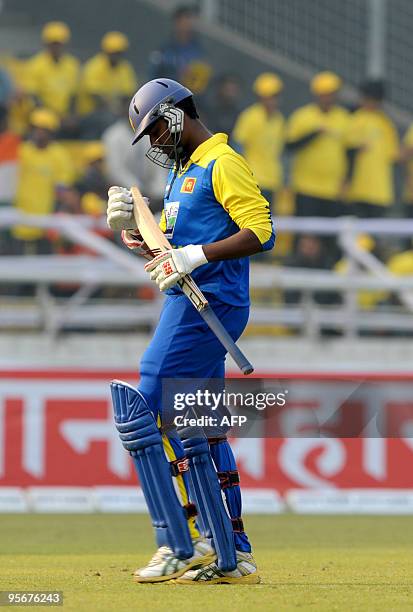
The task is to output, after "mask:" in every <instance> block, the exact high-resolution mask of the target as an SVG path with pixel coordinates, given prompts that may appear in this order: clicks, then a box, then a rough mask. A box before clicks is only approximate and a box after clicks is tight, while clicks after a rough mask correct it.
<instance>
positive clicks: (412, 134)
mask: <svg viewBox="0 0 413 612" xmlns="http://www.w3.org/2000/svg"><path fill="white" fill-rule="evenodd" d="M403 142H404V144H405V145H406V146H408V147H411V146H413V123H412V124H411V126H410V127H409V129H408V130H407V132H406V134H405V135H404V138H403Z"/></svg>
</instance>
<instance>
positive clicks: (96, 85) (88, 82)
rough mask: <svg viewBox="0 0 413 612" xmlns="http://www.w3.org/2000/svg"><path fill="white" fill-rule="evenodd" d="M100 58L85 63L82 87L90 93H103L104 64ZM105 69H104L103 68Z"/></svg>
mask: <svg viewBox="0 0 413 612" xmlns="http://www.w3.org/2000/svg"><path fill="white" fill-rule="evenodd" d="M99 59H100V58H93V59H91V60H89V62H88V63H87V64H86V65H85V67H84V69H83V75H82V89H83V90H84V91H86V92H88V93H90V94H102V93H104V91H103V92H102V89H103V87H104V86H103V85H102V66H101V65H100V64H101V62H99ZM103 70H104V69H103Z"/></svg>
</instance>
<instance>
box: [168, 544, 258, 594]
mask: <svg viewBox="0 0 413 612" xmlns="http://www.w3.org/2000/svg"><path fill="white" fill-rule="evenodd" d="M174 582H176V583H178V584H204V585H208V584H258V583H259V582H261V578H260V577H259V576H258V574H257V565H256V563H255V561H254V557H253V556H252V554H251V553H247V552H241V551H240V550H237V567H236V568H235V569H234V570H233V571H231V572H224V571H222V570H220V569H219V567H218V565H217V564H216V563H215V562H213V563H210V564H209V565H206V566H204V567H201V568H199V569H191V570H189V571H187V572H185V574H183V576H181V577H180V578H177V579H176V580H175V581H174Z"/></svg>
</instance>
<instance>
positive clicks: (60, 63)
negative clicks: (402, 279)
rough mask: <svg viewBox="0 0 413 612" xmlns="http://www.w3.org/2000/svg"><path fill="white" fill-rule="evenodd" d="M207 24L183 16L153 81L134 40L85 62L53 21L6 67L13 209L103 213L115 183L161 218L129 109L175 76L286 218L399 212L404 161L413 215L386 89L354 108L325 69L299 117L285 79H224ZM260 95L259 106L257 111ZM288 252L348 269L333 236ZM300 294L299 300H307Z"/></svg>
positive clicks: (5, 194)
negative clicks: (248, 100) (285, 100)
mask: <svg viewBox="0 0 413 612" xmlns="http://www.w3.org/2000/svg"><path fill="white" fill-rule="evenodd" d="M194 18H195V15H194V12H193V10H192V9H191V8H188V7H180V8H178V9H177V10H176V12H175V14H174V18H173V25H172V32H171V38H170V40H169V41H168V42H167V43H166V44H165V45H164V46H163V47H161V48H160V49H158V50H155V51H153V53H152V54H151V55H150V57H149V60H148V70H147V74H146V75H140V77H139V78H138V76H137V75H136V73H135V70H134V67H133V65H132V63H131V59H130V58H129V57H128V46H129V41H128V38H127V36H126V35H125V34H123V33H122V32H115V31H113V32H106V33H105V34H104V35H103V36H102V39H101V48H100V50H99V51H98V52H97V53H96V54H95V55H93V56H92V57H91V58H90V59H88V60H87V61H86V62H84V63H83V64H81V63H80V61H79V60H78V59H77V58H76V57H75V56H74V55H72V54H71V53H70V52H69V44H70V37H71V32H70V29H69V27H68V26H67V25H66V24H65V23H63V22H50V23H47V24H45V26H44V27H43V30H42V33H41V40H42V45H43V48H42V49H41V50H39V51H38V52H37V53H35V54H34V55H33V56H32V57H30V58H28V59H27V60H25V61H22V60H17V59H10V58H9V59H8V61H7V62H3V66H2V67H1V68H0V207H15V208H17V209H18V210H20V211H22V212H24V213H29V214H35V215H36V214H37V215H48V214H54V213H62V212H65V213H70V214H85V215H91V216H94V217H103V216H104V215H105V210H106V194H107V189H108V186H109V185H112V184H119V185H125V186H129V185H131V184H134V183H137V184H138V185H139V186H140V187H141V190H142V191H143V193H144V194H145V195H146V196H148V197H149V198H150V199H151V201H152V205H153V207H154V209H155V210H159V208H160V207H161V205H162V196H163V190H164V184H165V174H164V170H162V169H160V168H159V167H157V166H155V165H153V164H151V163H150V162H149V161H148V160H146V158H145V153H146V148H147V146H146V144H145V143H144V142H142V141H140V143H139V144H138V145H136V146H134V147H132V146H130V143H131V133H130V126H129V123H128V105H129V101H130V98H131V96H132V94H133V93H134V92H135V91H136V89H137V88H138V86H139V84H140V83H142V82H143V81H144V80H146V79H147V78H156V77H158V76H164V77H169V78H174V79H177V80H180V81H181V82H183V83H184V84H185V85H187V86H188V87H189V88H191V89H192V90H193V91H194V93H195V96H196V100H197V102H198V105H199V109H200V114H201V119H202V120H203V121H204V122H205V123H206V125H207V126H208V127H209V128H210V129H211V131H213V132H225V133H227V134H228V135H229V137H230V142H231V144H232V145H233V146H234V147H235V148H236V149H237V150H238V151H239V152H241V153H242V154H243V155H244V156H245V157H246V159H247V161H248V163H249V165H250V167H251V169H252V171H253V173H254V176H255V177H256V180H257V183H258V184H259V186H260V188H261V190H262V192H263V193H264V195H265V196H266V198H267V199H268V201H269V202H270V204H271V206H272V211H273V213H274V214H275V215H277V214H278V213H279V212H280V211H283V210H287V212H288V214H291V215H296V216H297V217H330V218H331V217H340V216H344V215H354V216H356V217H359V218H381V217H386V216H392V208H393V205H394V204H395V201H396V197H395V189H394V168H395V165H396V164H400V165H402V166H403V167H404V169H405V173H404V177H405V179H404V189H403V206H402V211H403V212H402V216H404V217H407V218H413V126H411V127H410V128H409V129H408V130H407V132H406V134H405V135H404V138H403V139H402V140H400V138H399V133H398V130H397V128H396V126H395V124H394V123H393V121H392V119H391V118H390V116H389V115H388V114H387V113H386V111H385V110H384V108H383V102H384V99H385V93H386V92H385V85H384V83H383V82H382V81H378V80H366V81H365V82H364V83H362V85H361V87H360V100H359V104H358V105H357V106H356V107H355V108H352V109H350V108H347V107H345V106H344V105H342V104H341V103H340V101H339V95H340V89H341V86H342V82H341V79H340V77H339V76H338V75H337V74H334V73H333V72H330V71H324V72H320V73H318V74H316V75H315V76H314V78H313V79H312V81H311V83H310V91H309V99H308V103H307V104H305V105H304V106H301V107H299V108H297V109H295V110H294V112H292V113H291V114H290V116H288V117H286V116H285V115H284V114H283V112H282V110H281V105H282V92H283V88H284V84H283V82H282V79H281V78H280V77H279V76H278V75H277V74H275V73H272V72H264V73H262V74H259V75H258V76H257V78H256V79H255V81H254V82H253V83H252V85H250V86H249V85H248V83H245V82H243V80H242V79H241V78H240V76H239V75H238V74H236V73H233V74H221V73H220V72H219V70H217V68H216V67H213V66H212V64H211V62H210V61H209V59H208V57H207V55H206V53H205V51H204V49H203V47H202V45H201V43H200V41H199V38H198V36H197V35H196V33H195V29H194ZM248 87H251V88H252V92H253V94H254V96H255V98H256V100H255V102H254V103H253V104H251V105H249V106H248V107H246V108H245V105H244V104H243V102H242V101H243V99H244V96H243V94H244V93H245V90H246V89H247V88H248ZM0 232H1V243H0V253H1V254H15V253H19V254H48V253H52V252H62V246H61V241H60V242H59V240H58V239H57V237H56V235H54V234H53V233H51V232H47V231H45V230H43V229H40V228H33V227H27V226H24V225H18V226H15V227H13V228H12V229H11V230H10V231H4V230H0ZM366 238H367V240H365V241H364V242H363V241H361V242H360V244H362V245H366V244H367V243H368V244H369V245H370V247H369V249H370V250H372V248H373V247H372V246H371V242H374V241H372V239H369V237H366ZM369 240H370V242H369ZM374 245H375V246H374V248H375V249H376V250H377V245H376V244H375V243H374ZM407 247H408V248H407V250H406V252H405V253H402V255H403V257H401V255H400V253H398V254H397V255H396V259H395V258H394V257H393V259H392V260H390V261H389V268H390V269H391V270H392V272H393V273H396V274H398V273H400V274H406V273H410V274H413V251H412V250H411V246H410V244H408V245H407ZM361 248H364V246H362V247H361ZM366 248H367V247H366ZM379 250H380V249H378V251H379ZM282 251H283V252H281V253H278V255H276V257H277V256H278V258H279V259H280V257H281V256H283V257H284V260H283V262H284V263H285V264H286V265H289V266H298V267H309V268H317V269H319V268H324V269H334V268H335V269H336V270H338V271H344V270H345V265H346V262H345V261H344V259H343V255H342V253H341V252H340V249H339V248H338V247H337V243H336V241H335V239H333V238H330V237H327V238H324V239H320V238H317V237H315V236H306V235H300V236H296V237H295V238H294V239H293V240H292V241H291V242H290V243H289V247H288V248H286V249H282ZM70 252H72V251H70ZM397 258H398V259H397ZM406 262H407V263H406ZM409 262H410V267H409ZM399 268H400V269H399ZM406 270H408V272H406ZM296 293H297V292H295V293H294V292H292V293H291V295H287V296H285V297H286V300H287V301H293V302H294V301H297V300H298V299H299V295H296ZM320 295H321V294H320ZM315 299H316V300H324V301H325V300H326V299H329V298H328V294H324V295H323V296H322V297H320V296H318V297H317V296H316V295H315ZM332 299H333V300H334V299H336V298H335V297H334V296H333V297H332Z"/></svg>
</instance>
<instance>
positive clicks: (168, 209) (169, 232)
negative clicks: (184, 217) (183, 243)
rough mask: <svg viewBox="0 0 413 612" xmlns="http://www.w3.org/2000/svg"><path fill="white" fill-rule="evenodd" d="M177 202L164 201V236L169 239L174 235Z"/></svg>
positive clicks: (177, 210)
mask: <svg viewBox="0 0 413 612" xmlns="http://www.w3.org/2000/svg"><path fill="white" fill-rule="evenodd" d="M178 212H179V202H166V203H165V220H166V229H165V236H166V237H167V238H168V239H170V238H172V236H173V235H174V229H175V224H176V220H177V218H178Z"/></svg>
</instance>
